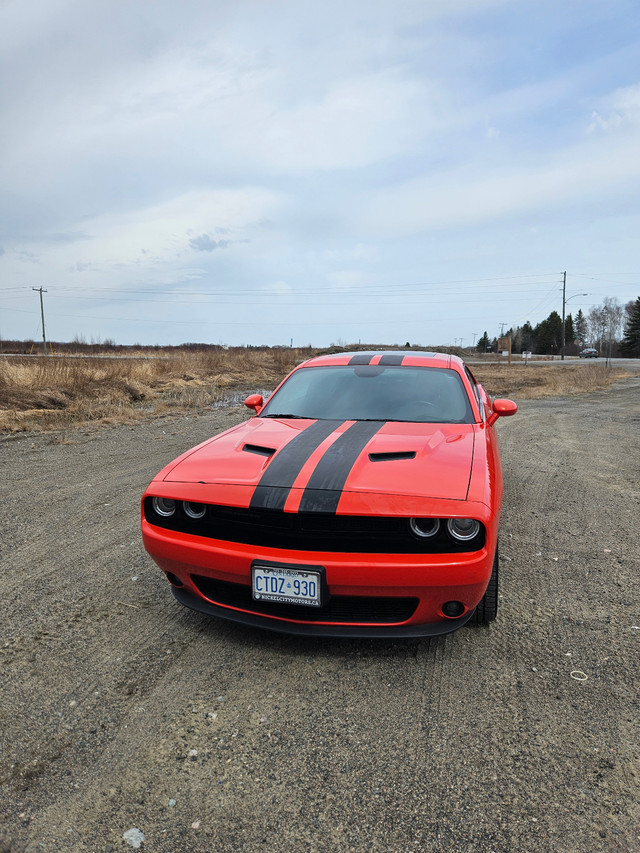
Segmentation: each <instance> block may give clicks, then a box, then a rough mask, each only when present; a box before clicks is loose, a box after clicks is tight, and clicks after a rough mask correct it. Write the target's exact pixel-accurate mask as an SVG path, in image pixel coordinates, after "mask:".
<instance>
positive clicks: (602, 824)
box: [0, 378, 640, 853]
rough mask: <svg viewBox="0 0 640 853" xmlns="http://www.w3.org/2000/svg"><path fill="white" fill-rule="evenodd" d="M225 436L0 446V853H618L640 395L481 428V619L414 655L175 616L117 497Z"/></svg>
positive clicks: (200, 420)
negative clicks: (488, 575) (492, 587)
mask: <svg viewBox="0 0 640 853" xmlns="http://www.w3.org/2000/svg"><path fill="white" fill-rule="evenodd" d="M243 417H245V415H244V414H243V412H242V411H241V410H240V408H239V407H235V408H226V409H224V408H222V409H217V410H214V411H212V412H209V413H206V414H202V415H199V416H197V417H196V416H194V417H189V418H186V417H181V418H179V419H178V418H174V419H171V418H167V419H163V420H157V421H153V422H151V423H147V424H140V425H136V426H133V427H132V426H121V427H115V428H111V429H105V430H100V431H82V430H76V431H69V432H68V433H64V434H62V433H58V434H53V435H51V434H50V435H38V436H32V435H30V436H22V437H19V438H12V439H10V440H3V441H0V463H1V468H2V477H1V480H0V495H1V497H2V507H3V513H2V515H1V517H0V549H1V552H0V557H1V561H2V577H3V580H4V589H5V593H4V595H3V597H2V601H1V602H0V696H1V697H2V699H1V702H0V839H3V840H4V845H5V846H4V848H3V846H2V843H0V851H5V850H7V851H9V850H10V851H14V852H15V853H23V851H29V853H32V851H42V850H44V851H52V853H53V851H55V853H61V851H105V853H107V851H114V850H123V849H125V850H126V849H132V847H131V846H130V845H129V842H127V841H126V840H125V839H123V834H124V833H125V832H127V831H128V830H130V829H132V828H137V829H139V830H140V831H141V832H142V833H143V834H144V837H145V842H144V846H143V848H141V849H145V850H152V851H158V853H171V851H175V853H177V851H194V853H200V851H202V853H205V851H207V853H208V852H209V851H218V853H222V851H258V850H260V851H265V850H266V851H273V853H277V851H287V853H291V852H292V851H294V853H297V851H309V853H312V851H313V852H314V853H325V851H326V853H329V851H331V853H338V852H339V853H342V851H345V852H346V851H353V853H364V851H372V853H373V851H375V853H390V851H402V853H411V851H413V853H421V852H422V851H442V853H453V851H456V853H457V851H461V853H466V851H468V853H478V851H482V853H485V851H487V853H488V851H494V853H513V851H519V853H529V851H531V852H532V853H533V851H536V853H546V851H549V853H551V851H553V853H581V851H585V853H600V851H601V853H605V851H606V853H612V851H625V853H629V851H640V805H639V803H640V796H639V794H640V790H639V780H640V743H639V734H638V731H639V726H638V720H639V719H640V714H639V698H640V673H639V671H638V647H639V643H640V580H639V573H638V557H639V554H638V530H639V529H640V471H639V467H640V380H639V379H637V378H629V379H627V380H624V381H622V382H620V383H618V384H617V385H616V386H614V387H613V388H612V389H610V390H608V391H606V392H599V393H597V394H592V395H588V396H584V397H574V398H571V399H568V398H567V399H548V400H536V401H524V402H522V403H521V409H520V412H519V414H518V415H517V416H516V417H515V418H513V419H509V420H505V421H502V422H500V424H499V427H498V429H499V435H500V441H501V445H502V460H503V467H504V473H505V499H504V507H503V518H502V528H501V555H502V564H501V593H502V594H501V600H500V613H499V616H498V620H497V622H495V623H494V624H493V625H492V626H491V627H490V628H488V629H479V628H464V629H462V630H460V631H458V632H457V633H456V634H453V635H450V636H448V637H446V638H438V639H432V640H411V641H400V642H393V643H392V642H386V641H385V642H380V641H377V642H376V641H346V640H310V639H300V638H288V637H280V636H278V635H272V634H267V633H262V632H259V631H252V630H247V629H244V628H241V627H239V626H234V625H231V624H227V623H224V622H220V621H215V620H212V619H209V618H207V617H204V616H202V615H200V614H196V613H193V612H191V611H188V610H185V609H184V608H182V607H180V606H179V605H178V604H177V603H176V602H175V601H174V599H173V596H172V595H171V593H170V588H169V585H168V584H167V582H166V580H165V579H164V577H163V575H162V573H161V572H160V571H159V570H158V569H157V567H156V566H155V564H154V563H153V562H152V561H151V559H150V558H148V557H147V555H146V554H145V552H144V549H143V548H142V544H141V540H140V533H139V501H140V495H141V494H142V491H143V490H144V488H145V487H146V485H147V484H148V482H149V480H150V479H151V477H152V476H153V475H154V474H155V473H156V472H157V471H158V470H159V469H160V468H161V467H162V466H163V465H164V464H165V463H167V462H168V461H170V460H171V459H173V458H174V457H175V456H176V455H178V453H180V452H182V451H183V450H185V449H187V448H189V447H191V446H193V445H194V444H196V443H197V442H199V441H202V440H204V439H205V438H207V437H208V436H210V435H211V434H213V433H214V432H216V431H219V430H221V429H225V428H226V427H228V426H231V425H232V424H234V423H237V422H238V421H239V420H241V419H243ZM3 833H4V835H3ZM131 838H132V839H134V838H135V836H131Z"/></svg>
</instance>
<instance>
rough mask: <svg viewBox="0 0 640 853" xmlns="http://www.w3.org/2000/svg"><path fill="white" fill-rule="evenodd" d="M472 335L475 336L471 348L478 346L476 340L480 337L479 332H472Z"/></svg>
mask: <svg viewBox="0 0 640 853" xmlns="http://www.w3.org/2000/svg"><path fill="white" fill-rule="evenodd" d="M471 334H472V335H473V344H472V345H471V346H475V345H476V338H477V337H478V332H472V333H471Z"/></svg>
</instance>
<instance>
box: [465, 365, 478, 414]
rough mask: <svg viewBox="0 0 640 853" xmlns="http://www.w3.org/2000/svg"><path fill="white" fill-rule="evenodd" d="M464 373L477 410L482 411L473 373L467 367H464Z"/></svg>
mask: <svg viewBox="0 0 640 853" xmlns="http://www.w3.org/2000/svg"><path fill="white" fill-rule="evenodd" d="M464 369H465V372H466V374H467V379H468V380H469V382H470V383H471V387H472V388H473V394H474V396H475V398H476V403H477V404H478V408H479V409H480V411H482V399H481V397H480V390H479V388H478V383H477V382H476V378H475V376H474V375H473V373H472V372H471V371H470V370H469V368H468V367H467V365H466V364H465V366H464Z"/></svg>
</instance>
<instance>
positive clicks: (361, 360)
mask: <svg viewBox="0 0 640 853" xmlns="http://www.w3.org/2000/svg"><path fill="white" fill-rule="evenodd" d="M372 358H373V356H372V355H371V353H366V352H365V353H359V354H358V355H354V356H352V358H350V359H349V364H370V363H371V359H372Z"/></svg>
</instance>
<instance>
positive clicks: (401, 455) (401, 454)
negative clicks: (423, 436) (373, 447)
mask: <svg viewBox="0 0 640 853" xmlns="http://www.w3.org/2000/svg"><path fill="white" fill-rule="evenodd" d="M415 458H416V451H415V450H395V451H394V450H390V451H388V452H387V453H370V454H369V461H370V462H396V461H398V460H399V459H415Z"/></svg>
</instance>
